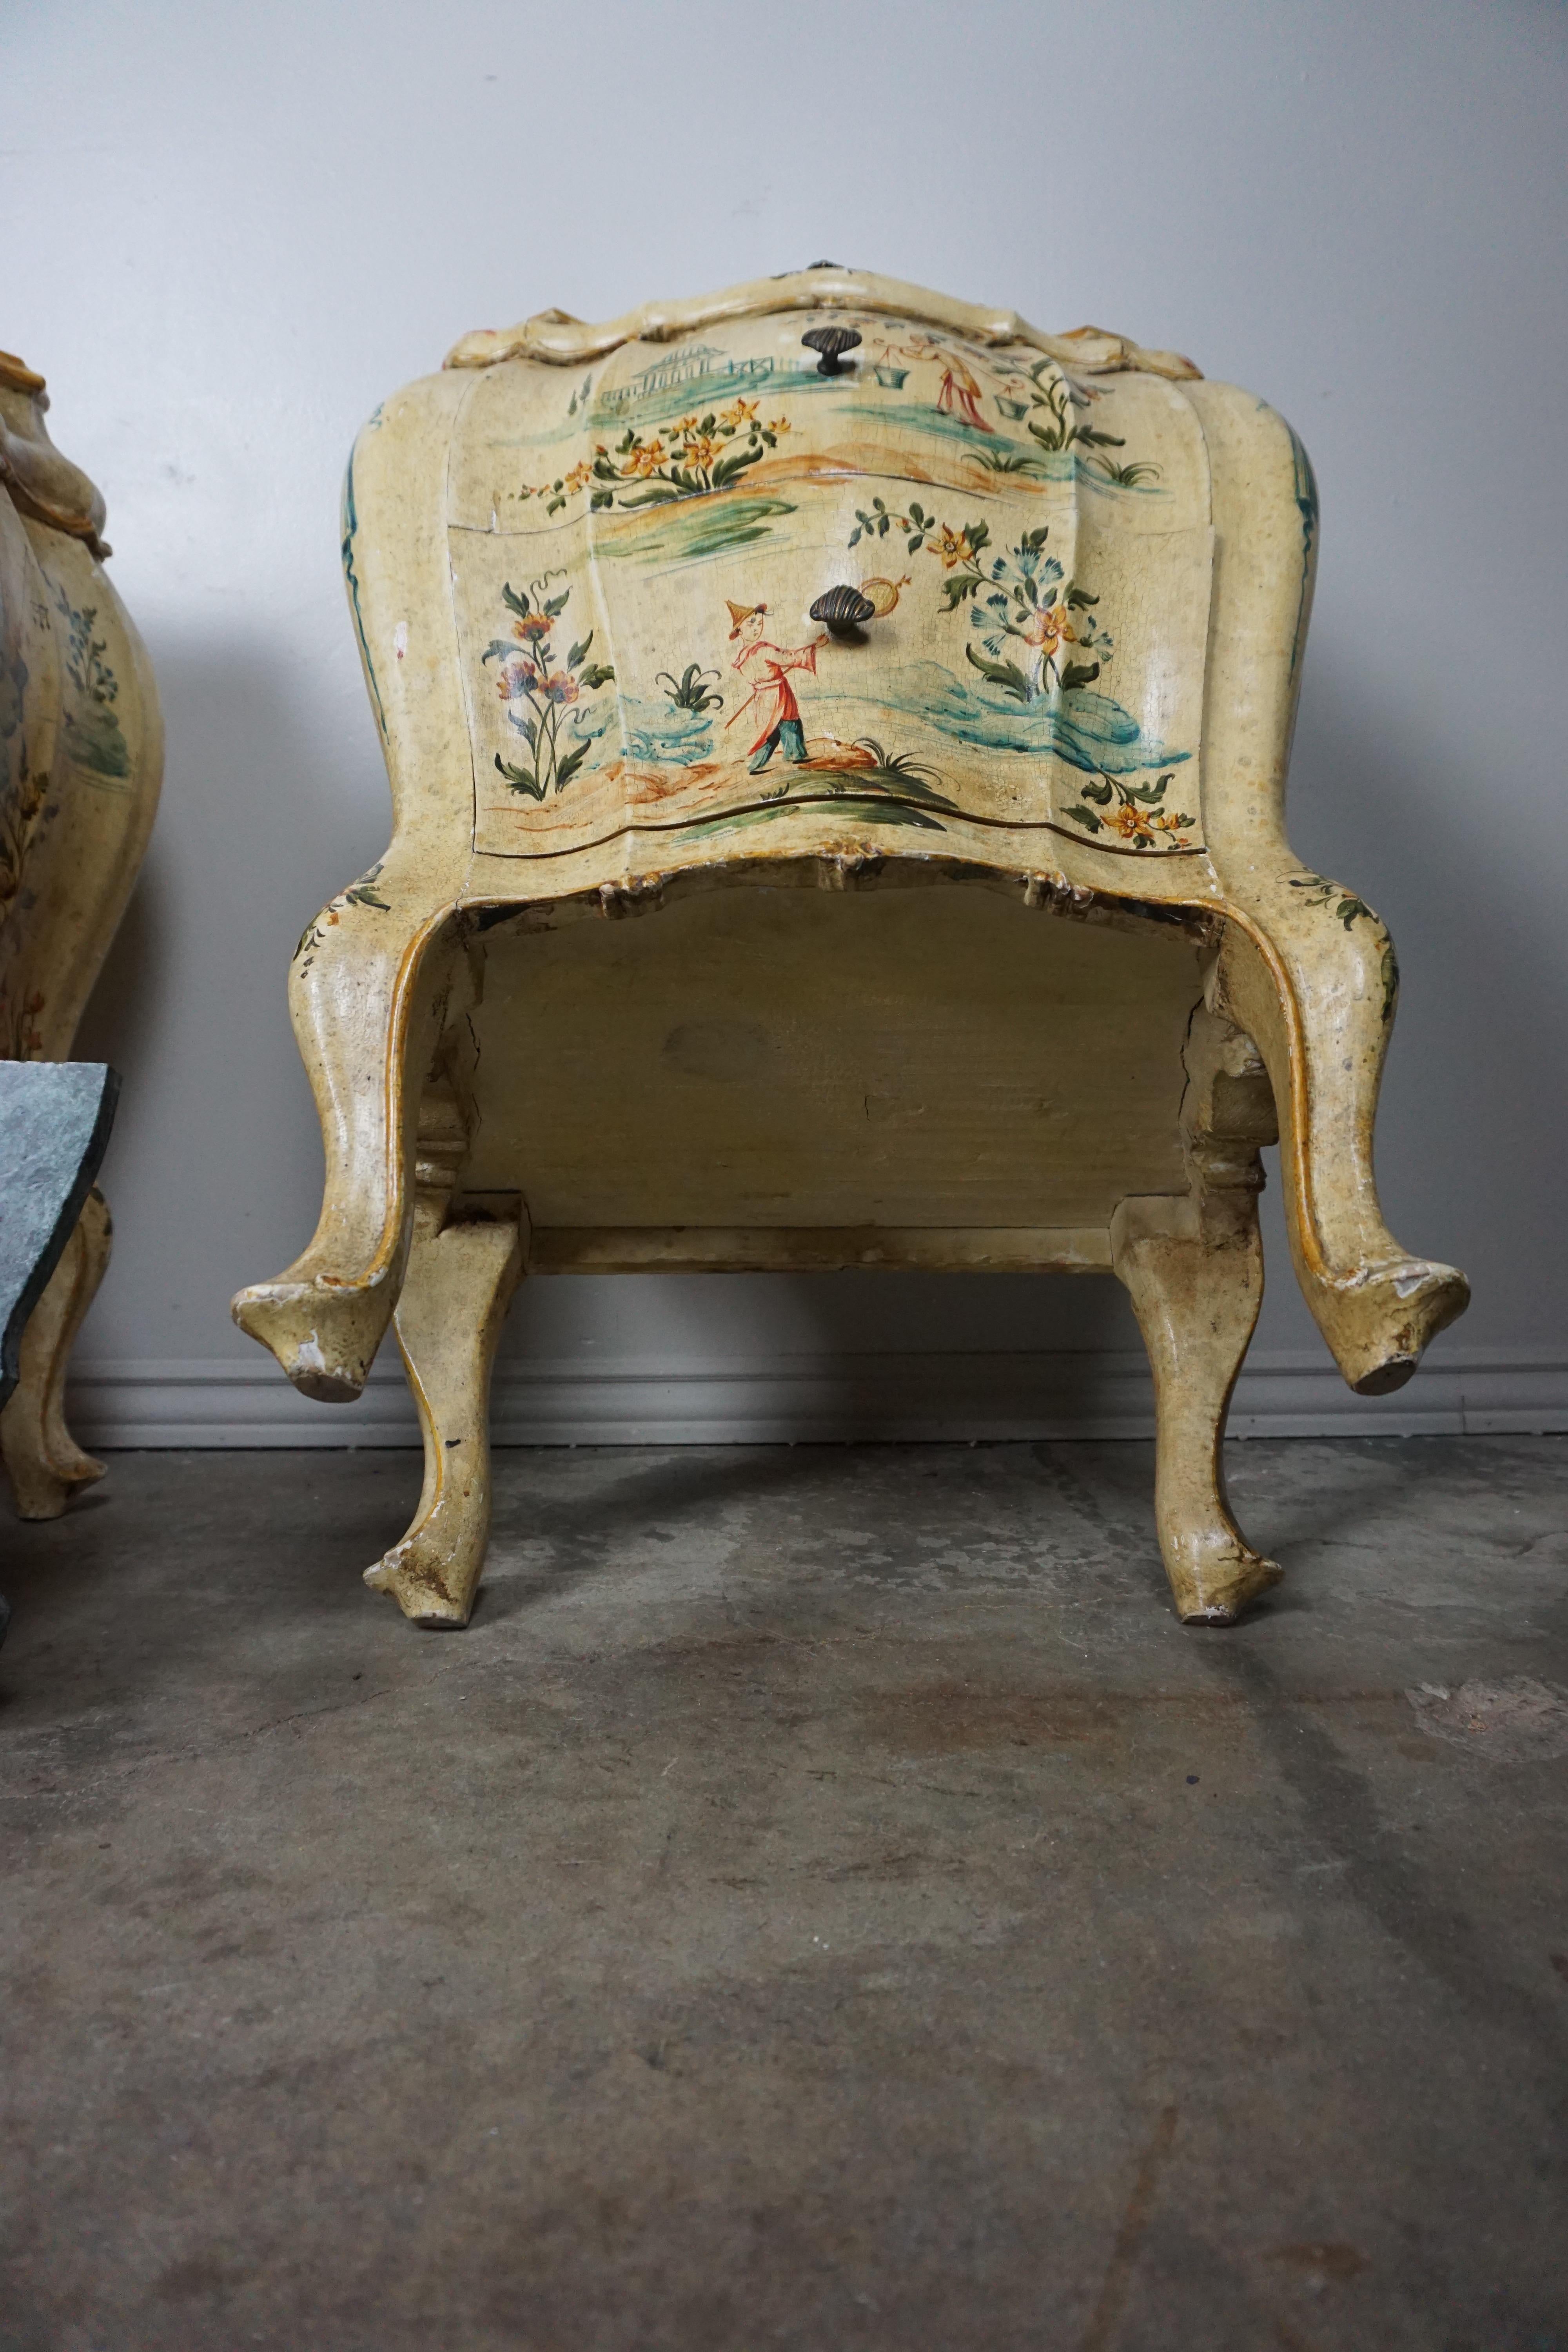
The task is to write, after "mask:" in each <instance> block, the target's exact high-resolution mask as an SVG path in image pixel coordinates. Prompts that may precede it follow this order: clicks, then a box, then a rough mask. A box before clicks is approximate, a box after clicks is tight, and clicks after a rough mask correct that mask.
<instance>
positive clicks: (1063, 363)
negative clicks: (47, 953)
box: [235, 267, 1467, 1624]
mask: <svg viewBox="0 0 1568 2352" xmlns="http://www.w3.org/2000/svg"><path fill="white" fill-rule="evenodd" d="M1316 531H1317V506H1316V499H1315V493H1314V490H1313V485H1312V477H1311V471H1310V467H1309V466H1308V463H1307V458H1306V455H1305V452H1304V451H1303V450H1302V448H1301V446H1300V442H1299V441H1298V440H1297V438H1296V436H1295V435H1294V434H1293V433H1292V432H1291V430H1290V428H1289V425H1286V424H1285V423H1284V422H1283V421H1282V420H1281V419H1280V418H1279V416H1277V415H1274V414H1273V412H1272V411H1271V410H1269V409H1268V408H1267V407H1266V406H1264V405H1263V404H1262V403H1260V402H1259V401H1258V400H1256V399H1253V398H1252V397H1250V396H1249V395H1247V394H1244V393H1240V392H1237V391H1235V390H1233V389H1231V388H1230V387H1228V386H1226V385H1224V384H1213V383H1205V382H1204V381H1203V380H1202V378H1201V377H1200V376H1199V374H1198V372H1197V370H1196V369H1195V368H1194V367H1193V366H1192V365H1191V364H1190V363H1189V362H1187V361H1185V360H1183V359H1179V358H1176V357H1174V356H1173V355H1172V354H1170V353H1167V352H1148V351H1142V350H1140V349H1139V348H1138V347H1137V346H1136V345H1135V344H1131V343H1129V342H1126V341H1123V340H1122V339H1121V338H1120V337H1118V336H1115V335H1111V334H1105V333H1101V332H1100V331H1098V330H1095V329H1090V328H1084V329H1080V330H1079V331H1078V332H1076V333H1073V334H1067V335H1059V336H1052V335H1046V334H1042V333H1040V332H1039V331H1037V330H1036V329H1035V328H1033V327H1030V326H1028V325H1026V323H1025V322H1024V321H1023V320H1020V319H1018V318H1017V317H1016V316H1015V315H1014V314H1013V313H1012V312H1010V311H1002V312H996V311H989V310H979V309H974V308H971V307H970V306H968V305H966V304H963V303H960V302H956V301H952V300H950V299H946V298H944V297H942V296H938V295H933V294H928V293H925V292H922V291H921V289H918V288H916V287H912V286H904V285H898V284H893V283H891V282H889V281H888V280H886V279H883V278H872V277H867V276H863V275H861V274H859V273H858V272H855V271H850V270H843V269H838V268H827V267H824V268H821V269H817V270H811V271H805V272H802V273H801V274H800V275H798V276H796V277H793V278H778V279H773V280H770V281H768V282H766V283H764V284H761V285H756V286H748V287H741V288H738V289H734V290H732V291H731V292H730V293H727V294H722V295H719V296H716V297H714V298H712V299H706V300H697V301H689V302H685V303H678V304H671V305H668V306H661V307H658V308H655V309H649V310H643V311H640V312H637V313H636V314H634V315H633V316H631V317H629V318H626V319H624V320H618V321H616V322H615V323H613V324H611V325H609V326H606V327H591V326H584V325H582V324H580V323H578V322H577V321H576V320H572V319H569V318H566V317H564V316H563V315H562V314H561V313H560V312H557V311H550V312H546V313H545V314H543V315H542V317H540V318H537V319H533V320H530V321H529V322H528V324H527V325H526V326H523V327H520V328H518V329H516V330H514V331H510V332H509V333H486V334H479V335H473V336H470V337H468V339H467V340H466V341H463V342H461V343H459V344H458V347H457V349H456V350H455V351H454V352H452V353H451V354H450V356H449V358H448V361H447V366H446V368H445V370H444V371H443V372H442V373H440V374H439V375H436V376H432V377H429V378H427V379H426V380H425V381H424V382H422V383H416V384H414V385H412V386H410V387H409V389H408V390H406V391H405V392H403V393H400V394H397V395H396V396H395V398H393V399H391V400H389V401H387V402H386V403H385V404H384V406H383V407H382V408H381V409H379V410H378V411H377V413H376V415H375V416H374V418H373V420H372V422H371V423H370V424H369V425H367V426H366V427H365V429H364V431H363V433H362V435H361V436H360V438H359V441H358V443H357V445H356V446H355V449H354V453H353V460H352V463H351V466H350V469H349V476H348V482H347V486H346V492H345V501H344V535H343V558H344V568H345V572H346V575H347V583H348V593H349V601H350V605H351V609H352V613H353V622H354V626H355V628H356V630H357V632H358V635H359V642H360V650H361V654H362V656H363V664H364V671H365V677H366V682H367V685H368V687H369V691H370V699H371V705H372V709H373V710H374V718H375V723H376V725H377V726H378V727H379V729H380V730H381V733H382V737H383V741H384V750H385V755H386V761H387V767H388V772H389V774H390V777H391V782H392V790H393V797H394V803H395V823H394V831H393V837H392V843H391V846H390V847H389V849H388V851H387V853H386V855H385V856H384V858H382V859H381V860H380V862H379V863H378V864H377V865H376V866H374V868H373V869H372V871H371V872H370V873H369V874H368V875H366V876H365V877H363V878H362V879H361V880H360V881H358V882H355V883H353V884H352V885H351V886H350V887H348V888H347V889H345V890H342V891H341V892H340V893H339V894H338V896H337V897H336V898H333V899H332V900H331V902H330V904H329V905H328V906H327V908H325V909H324V910H323V912H322V914H321V917H320V918H319V919H318V920H317V921H316V922H315V923H314V924H313V925H312V926H311V928H310V930H309V931H308V932H307V934H306V936H305V938H304V940H302V941H301V942H300V950H299V953H298V956H297V958H296V960H295V963H294V967H293V971H292V975H291V989H292V1003H293V1011H294V1020H295V1026H296V1031H297V1034H298V1035H299V1038H300V1046H301V1049H302V1051H303V1053H304V1055H305V1059H306V1062H307V1064H308V1066H309V1068H310V1076H311V1081H312V1084H313V1086H314V1087H315V1091H316V1096H317V1100H318V1104H319V1107H320V1110H321V1124H322V1131H323V1135H324V1138H325V1141H326V1151H327V1183H326V1199H325V1202H324V1206H323V1209H322V1213H321V1223H320V1225H319V1227H318V1229H317V1233H316V1235H315V1238H314V1240H313V1241H312V1242H311V1244H310V1247H309V1248H308V1249H307V1251H306V1252H305V1254H304V1255H303V1256H302V1257H301V1258H300V1260H299V1261H298V1262H297V1264H296V1265H293V1266H291V1267H290V1268H289V1270H288V1271H287V1272H286V1273H285V1274H283V1275H280V1276H279V1277H278V1278H277V1279H276V1280H275V1281H272V1282H267V1283H262V1284H260V1285H258V1286H257V1287H255V1288H254V1289H251V1290H247V1291H245V1292H243V1293H242V1294H241V1296H240V1297H239V1298H238V1299H237V1301H236V1305H235V1312H236V1315H237V1318H238V1320H239V1321H240V1323H241V1324H242V1326H243V1327H244V1328H245V1329H247V1331H249V1332H250V1333H252V1334H253V1336H254V1337H256V1338H257V1339H260V1340H262V1341H263V1342H264V1343H265V1344H266V1345H268V1347H270V1348H271V1349H273V1350H274V1352H275V1353H276V1354H277V1356H278V1358H279V1361H280V1362H281V1363H282V1365H283V1367H284V1369H285V1370H287V1371H288V1373H289V1377H290V1378H291V1379H292V1380H293V1381H295V1382H296V1383H297V1385H298V1386H299V1387H300V1388H301V1389H303V1390H304V1391H306V1393H307V1394H309V1395H311V1396H316V1397H320V1398H322V1399H326V1400H333V1399H347V1398H352V1397H353V1396H355V1395H357V1394H358V1393H359V1391H360V1389H361V1387H362V1386H363V1381H364V1379H365V1375H366V1372H367V1370H368V1369H369V1366H370V1363H371V1360H372V1359H373V1357H374V1354H375V1351H376V1349H377V1348H378V1346H379V1345H380V1342H381V1339H382V1338H383V1335H384V1332H385V1329H386V1327H387V1325H388V1323H389V1322H390V1321H392V1320H393V1318H394V1316H395V1318H396V1327H397V1332H398V1338H399V1340H400V1342H401V1345H402V1349H403V1352H404V1356H405V1362H406V1364H407V1367H408V1371H409V1377H410V1381H411V1382H412V1385H413V1388H414V1392H415V1395H416V1399H417V1402H418V1405H419V1410H420V1413H421V1416H422V1420H423V1423H424V1427H425V1433H426V1480H425V1491H424V1495H423V1497H422V1499H421V1503H420V1507H419V1512H418V1516H417V1517H416V1521H415V1524H414V1526H413V1528H411V1529H410V1531H409V1533H408V1535H407V1536H406V1537H405V1538H404V1540H403V1541H402V1542H401V1543H400V1544H399V1545H397V1546H396V1547H395V1549H394V1550H393V1551H391V1552H390V1553H388V1555H387V1556H386V1558H385V1559H383V1560H382V1561H380V1562H379V1563H378V1564H377V1565H376V1566H375V1567H374V1568H373V1569H371V1570H369V1571H368V1577H367V1580H368V1581H369V1582H370V1583H371V1584H372V1585H374V1586H375V1587H377V1588H378V1589H381V1590H383V1591H390V1592H392V1593H393V1594H395V1597H396V1599H397V1600H398V1601H399V1602H400V1604H401V1605H402V1607H403V1608H404V1609H405V1611H406V1612H408V1614H409V1615H410V1616H411V1617H413V1618H415V1619H416V1621H418V1622H421V1623H424V1624H454V1623H456V1624H460V1623H462V1622H464V1621H465V1620H466V1619H467V1616H468V1610H469V1607H470V1605H471V1602H472V1599H473V1593H474V1588H475V1584H476V1582H477V1580H478V1577H479V1568H480V1564H481V1560H482V1556H483V1549H484V1542H485V1537H486V1531H487V1526H488V1512H489V1501H488V1481H489V1467H488V1457H487V1450H486V1448H487V1436H486V1406H487V1392H488V1384H489V1368H490V1361H491V1357H492V1353H493V1350H494V1347H495V1343H496V1339H497V1335H498V1332H499V1328H500V1322H501V1318H502V1317H503V1315H504V1313H505V1309H506V1305H507V1301H508V1298H509V1297H510V1292H511V1290H512V1288H513V1286H515V1284H516V1283H517V1281H518V1279H519V1277H520V1276H521V1275H523V1274H525V1273H526V1274H530V1275H535V1274H547V1273H558V1272H569V1271H578V1270H584V1271H587V1270H595V1271H606V1270H614V1269H617V1268H624V1269H631V1268H637V1269H646V1268H658V1267H664V1268H671V1269H689V1268H693V1267H730V1268H741V1267H783V1268H789V1267H802V1268H804V1267H826V1266H868V1265H879V1266H924V1267H934V1268H942V1267H952V1268H957V1267H964V1268H971V1269H973V1268H994V1269H1010V1270H1015V1271H1017V1270H1024V1269H1047V1268H1068V1269H1072V1270H1077V1271H1082V1272H1095V1271H1104V1272H1108V1273H1113V1274H1115V1275H1117V1276H1120V1278H1121V1281H1122V1282H1123V1283H1124V1284H1125V1285H1126V1286H1127V1287H1128V1289H1129V1291H1130V1292H1131V1297H1132V1302H1133V1305H1134V1307H1135V1308H1136V1310H1137V1313H1138V1316H1139V1319H1140V1322H1141V1324H1142V1329H1143V1332H1144V1336H1145V1338H1146V1340H1147V1342H1148V1346H1149V1351H1150V1356H1151V1360H1152V1365H1153V1371H1154V1380H1155V1391H1156V1399H1157V1409H1158V1432H1159V1442H1158V1457H1157V1471H1156V1481H1157V1509H1158V1518H1159V1526H1160V1535H1161V1541H1162V1545H1163V1550H1164V1557H1165V1564H1166V1568H1167V1570H1168V1571H1169V1574H1170V1579H1171V1583H1172V1586H1173V1591H1174V1593H1175V1598H1176V1604H1177V1607H1178V1609H1179V1611H1180V1612H1181V1614H1182V1615H1183V1616H1184V1618H1188V1619H1192V1620H1206V1621H1210V1622H1227V1621H1229V1620H1230V1619H1232V1618H1234V1617H1235V1616H1236V1615H1237V1613H1238V1612H1240V1611H1241V1610H1242V1609H1243V1608H1244V1607H1245V1605H1246V1604H1247V1601H1249V1600H1250V1599H1252V1598H1253V1597H1254V1596H1255V1595H1256V1594H1257V1593H1258V1591H1261V1590H1262V1589H1263V1588H1264V1587H1266V1586H1267V1585H1268V1584H1270V1583H1272V1582H1273V1581H1274V1580H1275V1579H1276V1578H1277V1576H1278V1575H1279V1570H1278V1569H1277V1568H1276V1567H1275V1566H1274V1565H1273V1564H1272V1563H1271V1562H1270V1561H1268V1560H1266V1559H1260V1558H1259V1557H1258V1554H1257V1553H1256V1552H1254V1551H1253V1550H1252V1549H1251V1548H1250V1547H1249V1546H1248V1545H1247V1541H1246V1539H1245V1538H1244V1537H1243V1536H1242V1535H1241V1534H1240V1533H1239V1532H1238V1530H1237V1527H1236V1525H1235V1523H1234V1521H1233V1520H1232V1518H1231V1517H1230V1514H1229V1511H1228V1509H1227V1507H1226V1499H1225V1493H1224V1486H1223V1481H1222V1477H1221V1472H1220V1454H1219V1441H1220V1436H1221V1433H1222V1430H1223V1425H1224V1421H1225V1414H1226V1404H1227V1402H1228V1399H1229V1396H1230V1391H1231V1388H1232V1385H1233V1383H1234V1381H1235V1379H1236V1375H1237V1369H1238V1367H1239V1365H1240V1363H1241V1360H1242V1357H1243V1355H1244V1353H1245V1351H1246V1349H1247V1342H1248V1339H1249V1338H1250V1336H1251V1332H1252V1328H1253V1324H1254V1321H1255V1319H1256V1317H1257V1313H1258V1299H1259V1297H1260V1294H1261V1288H1262V1264H1261V1257H1260V1254H1259V1246H1258V1218H1257V1194H1258V1188H1259V1186H1260V1184H1261V1181H1262V1175H1261V1169H1260V1164H1259V1160H1258V1151H1259V1147H1260V1146H1262V1145H1264V1144H1266V1143H1269V1142H1271V1141H1273V1140H1274V1139H1275V1137H1276V1134H1278V1135H1279V1139H1280V1142H1281V1146H1282V1150H1281V1168H1282V1177H1283V1185H1284V1192H1285V1202H1286V1209H1287V1214H1288V1221H1289V1234H1290V1245H1291V1252H1292V1256H1293V1259H1294V1263H1295V1268H1296V1273H1297V1276H1298V1279H1299V1280H1300V1284H1301V1287H1302V1289H1303V1291H1304V1293H1305V1295H1306V1297H1307V1299H1308V1301H1309V1303H1310V1307H1311V1308H1312V1311H1313V1313H1314V1315H1315V1316H1316V1318H1317V1319H1318V1322H1319V1324H1320V1326H1321V1329H1322V1331H1323V1334H1324V1337H1325V1339H1327V1341H1328V1344H1329V1346H1330V1348H1331V1349H1332V1351H1333V1354H1334V1356H1335V1358H1336V1360H1337V1361H1338V1363H1339V1365H1340V1367H1341V1369H1342V1371H1343V1373H1344V1375H1345V1378H1346V1379H1347V1380H1348V1381H1350V1383H1351V1384H1352V1387H1353V1388H1355V1389H1357V1390H1359V1391H1362V1392H1363V1393H1376V1392H1379V1391H1384V1390H1387V1389H1392V1388H1395V1387H1397V1386H1398V1385H1399V1384H1400V1382H1401V1381H1405V1380H1406V1379H1407V1378H1408V1377H1409V1375H1410V1374H1411V1372H1412V1371H1413V1370H1415V1365H1416V1362H1417V1360H1419V1358H1420V1355H1421V1351H1422V1349H1424V1348H1425V1346H1426V1342H1427V1340H1428V1339H1431V1337H1432V1336H1433V1334H1434V1333H1435V1332H1436V1331H1438V1330H1440V1329H1441V1328H1442V1327H1443V1326H1444V1325H1445V1324H1446V1323H1447V1322H1449V1321H1450V1320H1451V1319H1452V1318H1453V1317H1454V1316H1456V1315H1457V1314H1458V1313H1459V1312H1460V1310H1461V1309H1462V1307H1464V1305H1465V1302H1466V1297H1467V1292H1466V1286H1465V1283H1464V1279H1463V1277H1462V1276H1460V1275H1458V1274H1457V1273H1455V1272H1454V1271H1453V1269H1452V1268H1451V1267H1448V1266H1444V1265H1433V1264H1431V1263H1429V1262H1427V1261H1426V1260H1425V1259H1422V1258H1414V1257H1411V1256H1410V1255H1408V1254H1407V1253H1406V1252H1405V1250H1403V1249H1402V1248H1401V1247H1400V1246H1399V1244H1397V1243H1396V1242H1395V1241H1394V1239H1393V1238H1392V1236H1391V1235H1390V1234H1389V1233H1388V1232H1387V1230H1386V1228H1385V1227H1384V1223H1383V1220H1382V1217H1381V1215H1380V1213H1379V1210H1378V1204H1377V1198H1376V1194H1375V1192H1374V1190H1373V1173H1372V1129H1373V1108H1374V1106H1375V1102H1376V1097H1377V1087H1378V1079H1379V1074H1380V1072H1381V1069H1382V1066H1383V1058H1384V1049H1385V1047H1386V1045H1387V1040H1388V1034H1389V1024H1390V1023H1391V1021H1392V1019H1393V1016H1394V992H1395V985H1396V982H1395V969H1394V951H1393V949H1392V947H1391V945H1390V943H1389V940H1388V935H1387V933H1386V931H1385V930H1384V928H1383V925H1382V924H1381V923H1380V922H1379V920H1378V919H1377V917H1376V916H1375V915H1374V914H1373V912H1372V910H1371V908H1368V907H1366V906H1365V905H1364V904H1363V901H1362V900H1361V899H1360V898H1358V897H1357V896H1356V895H1355V894H1354V893H1353V892H1352V891H1351V890H1348V889H1344V888H1342V887H1340V886H1339V885H1338V884H1336V883H1333V882H1331V881H1330V880H1329V879H1327V878H1326V877H1323V876H1321V875H1319V874H1315V873H1310V872H1308V871H1307V870H1306V869H1305V868H1303V867H1302V866H1301V865H1300V862H1299V860H1298V859H1297V858H1296V857H1295V856H1293V855H1292V854H1291V851H1290V848H1289V843H1288V841H1287V839H1286V835H1285V830H1284V820H1283V803H1284V789H1285V772H1286V762H1287V756H1288V751H1289V740H1290V730H1291V723H1292V719H1293V716H1294V711H1295V704H1296V693H1297V686H1298V682H1299V678H1300V663H1301V655H1302V648H1303V641H1304V637H1305V633H1306V627H1307V617H1308V609H1309V606H1310V600H1311V590H1312V572H1313V562H1314V558H1315V554H1316V544H1315V542H1316ZM626 917H636V918H637V920H633V921H627V920H622V919H621V918H626Z"/></svg>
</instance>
